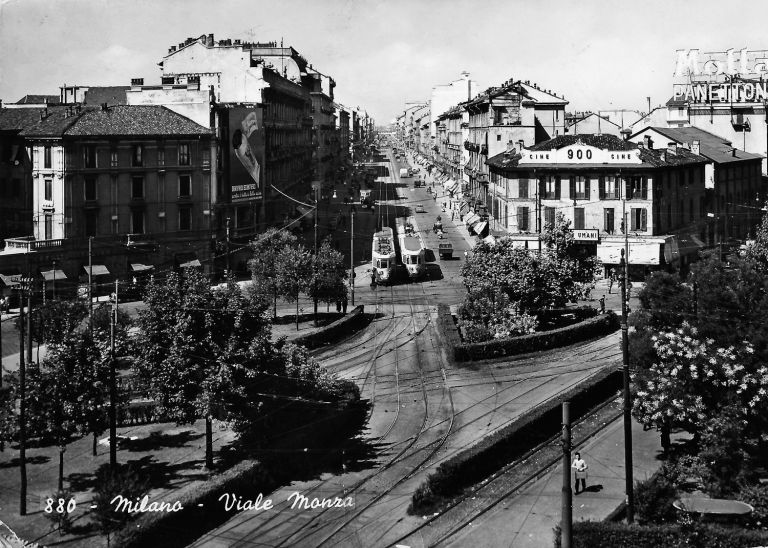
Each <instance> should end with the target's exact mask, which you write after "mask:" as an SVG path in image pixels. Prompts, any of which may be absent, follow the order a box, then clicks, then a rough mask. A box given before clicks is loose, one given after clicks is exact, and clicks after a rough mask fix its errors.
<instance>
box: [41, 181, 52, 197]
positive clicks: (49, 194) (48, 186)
mask: <svg viewBox="0 0 768 548" xmlns="http://www.w3.org/2000/svg"><path fill="white" fill-rule="evenodd" d="M43 184H44V185H45V190H44V193H45V197H44V198H43V200H53V179H46V180H45V182H44V183H43Z"/></svg>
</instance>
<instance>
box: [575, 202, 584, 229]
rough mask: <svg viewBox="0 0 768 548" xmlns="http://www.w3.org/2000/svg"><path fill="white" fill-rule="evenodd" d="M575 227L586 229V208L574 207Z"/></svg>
mask: <svg viewBox="0 0 768 548" xmlns="http://www.w3.org/2000/svg"><path fill="white" fill-rule="evenodd" d="M573 228H575V229H576V230H584V208H583V207H575V208H573Z"/></svg>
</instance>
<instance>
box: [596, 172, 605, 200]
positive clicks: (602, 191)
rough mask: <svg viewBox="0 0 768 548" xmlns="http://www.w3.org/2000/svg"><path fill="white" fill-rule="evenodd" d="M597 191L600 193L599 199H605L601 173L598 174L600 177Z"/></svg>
mask: <svg viewBox="0 0 768 548" xmlns="http://www.w3.org/2000/svg"><path fill="white" fill-rule="evenodd" d="M597 186H598V189H599V190H598V192H599V193H600V199H601V200H605V177H603V176H602V175H601V176H600V179H599V180H598V184H597Z"/></svg>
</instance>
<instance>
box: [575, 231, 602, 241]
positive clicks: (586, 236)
mask: <svg viewBox="0 0 768 548" xmlns="http://www.w3.org/2000/svg"><path fill="white" fill-rule="evenodd" d="M573 240H574V241H575V242H597V241H599V240H600V231H599V230H597V229H591V228H588V229H582V230H576V229H574V230H573Z"/></svg>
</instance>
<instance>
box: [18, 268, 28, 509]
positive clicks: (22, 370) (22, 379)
mask: <svg viewBox="0 0 768 548" xmlns="http://www.w3.org/2000/svg"><path fill="white" fill-rule="evenodd" d="M26 283H27V280H26V279H24V278H22V279H21V283H20V284H19V470H20V472H21V485H20V490H19V494H20V498H19V515H22V516H26V515H27V401H26V400H27V397H26V391H27V372H26V371H27V368H26V364H25V363H24V287H25V286H26Z"/></svg>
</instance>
